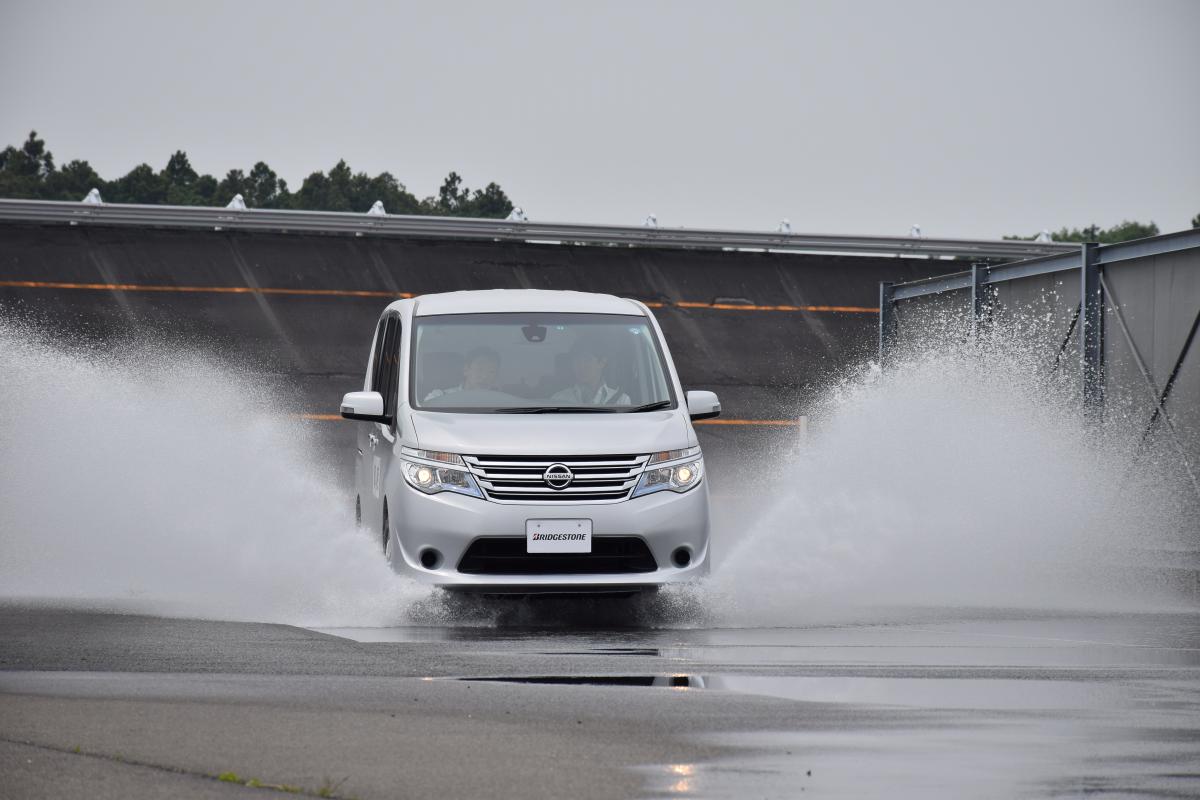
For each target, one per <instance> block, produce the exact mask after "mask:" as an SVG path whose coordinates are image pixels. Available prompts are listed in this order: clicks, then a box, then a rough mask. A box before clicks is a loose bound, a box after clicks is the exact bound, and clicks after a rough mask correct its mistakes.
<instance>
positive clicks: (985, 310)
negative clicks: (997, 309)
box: [971, 264, 992, 339]
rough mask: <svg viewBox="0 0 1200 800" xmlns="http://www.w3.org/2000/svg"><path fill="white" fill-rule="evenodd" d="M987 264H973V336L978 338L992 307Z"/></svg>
mask: <svg viewBox="0 0 1200 800" xmlns="http://www.w3.org/2000/svg"><path fill="white" fill-rule="evenodd" d="M987 275H988V267H987V264H972V265H971V338H972V339H978V338H979V334H980V328H981V327H983V321H984V317H985V316H987V315H988V314H989V313H990V312H991V309H992V302H991V296H990V295H991V287H990V286H988V284H987Z"/></svg>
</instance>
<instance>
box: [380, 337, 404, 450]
mask: <svg viewBox="0 0 1200 800" xmlns="http://www.w3.org/2000/svg"><path fill="white" fill-rule="evenodd" d="M386 338H387V343H386V344H385V346H384V360H385V361H386V362H387V364H388V374H387V382H386V383H384V384H383V388H382V389H380V392H379V393H380V394H382V395H383V413H385V414H387V415H388V416H389V417H395V416H396V391H397V388H398V387H399V384H400V318H399V317H392V318H391V319H389V320H388V327H387V337H386ZM393 427H394V426H393Z"/></svg>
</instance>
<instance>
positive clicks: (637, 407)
mask: <svg viewBox="0 0 1200 800" xmlns="http://www.w3.org/2000/svg"><path fill="white" fill-rule="evenodd" d="M414 322H415V324H414V327H413V347H412V359H411V364H412V375H411V380H410V385H411V387H412V389H411V396H410V402H411V404H412V406H413V407H414V408H422V409H430V410H440V411H469V412H483V413H488V412H491V413H555V412H563V413H582V412H585V411H591V412H614V413H615V412H622V411H624V412H630V411H648V410H651V409H654V408H673V407H674V405H675V403H674V394H673V392H672V391H671V388H670V384H669V382H668V381H667V377H666V369H665V367H664V364H663V356H662V351H661V348H660V347H659V344H658V340H657V337H656V336H655V335H654V330H653V328H651V327H650V324H649V321H648V320H647V319H646V318H645V317H640V316H627V315H621V314H448V315H441V316H431V317H417V318H416V319H415V321H414Z"/></svg>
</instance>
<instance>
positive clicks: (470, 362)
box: [423, 347, 500, 403]
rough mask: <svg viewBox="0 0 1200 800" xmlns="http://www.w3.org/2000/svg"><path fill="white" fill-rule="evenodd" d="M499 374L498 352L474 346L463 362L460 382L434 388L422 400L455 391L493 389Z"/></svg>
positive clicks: (427, 400) (428, 399)
mask: <svg viewBox="0 0 1200 800" xmlns="http://www.w3.org/2000/svg"><path fill="white" fill-rule="evenodd" d="M499 374H500V354H499V353H497V352H496V351H495V350H493V349H492V348H490V347H476V348H475V349H474V350H472V351H471V352H469V353H467V358H466V361H465V363H464V364H463V379H462V383H460V384H459V385H458V386H451V387H448V388H446V389H434V390H433V391H432V392H430V393H429V394H427V395H425V400H424V401H423V402H426V403H428V402H429V401H430V400H433V399H434V398H437V397H444V396H446V395H448V394H454V393H455V392H462V391H470V390H472V389H475V390H481V389H482V390H488V389H495V388H496V379H497V377H498V376H499Z"/></svg>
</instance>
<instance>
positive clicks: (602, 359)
mask: <svg viewBox="0 0 1200 800" xmlns="http://www.w3.org/2000/svg"><path fill="white" fill-rule="evenodd" d="M607 367H608V356H606V355H605V354H604V349H603V348H602V347H600V345H599V343H597V342H595V341H586V340H579V341H576V342H575V344H574V346H572V347H571V368H572V370H573V371H574V372H575V383H574V384H573V385H571V386H568V387H567V388H566V389H563V390H562V391H561V392H555V393H554V395H553V396H552V397H551V398H550V399H551V400H553V401H555V402H556V403H571V404H574V405H584V406H627V405H630V400H629V395H627V394H625V393H624V392H622V391H621V390H620V389H614V388H613V387H611V386H609V385H608V384H606V383H605V382H604V370H605V368H607Z"/></svg>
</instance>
